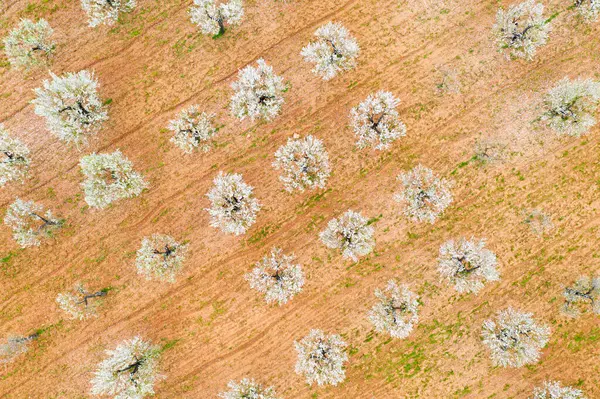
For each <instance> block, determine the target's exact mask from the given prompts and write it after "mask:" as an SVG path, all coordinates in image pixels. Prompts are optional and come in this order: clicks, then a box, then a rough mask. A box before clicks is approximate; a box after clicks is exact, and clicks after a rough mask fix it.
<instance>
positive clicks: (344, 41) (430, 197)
mask: <svg viewBox="0 0 600 399" xmlns="http://www.w3.org/2000/svg"><path fill="white" fill-rule="evenodd" d="M135 5H136V4H135V0H111V1H106V0H82V7H83V9H84V11H85V12H86V13H87V15H88V17H89V25H90V26H92V27H94V26H97V25H99V24H112V23H114V22H115V21H116V20H117V19H118V17H119V15H120V14H121V13H125V12H131V11H132V10H133V9H134V8H135ZM573 8H575V9H576V10H577V11H578V12H579V13H580V14H581V15H582V16H583V17H584V18H585V19H586V21H590V22H591V21H594V20H596V19H597V17H598V14H599V13H600V6H599V3H598V2H596V1H595V0H591V1H579V0H578V1H577V2H576V3H575V4H574V5H573ZM189 13H190V18H191V20H192V22H193V23H194V24H196V25H198V27H199V29H200V30H201V31H202V33H204V34H210V35H215V36H219V35H222V34H223V33H224V32H225V29H226V25H237V24H239V23H240V22H241V21H242V19H243V15H244V10H243V5H242V1H241V0H230V1H229V2H220V3H217V2H215V1H214V0H194V5H193V6H192V7H191V8H190V11H189ZM550 27H551V25H550V19H544V17H543V6H542V5H541V4H540V3H535V1H534V0H529V1H526V2H524V3H521V4H517V5H515V6H512V7H510V8H509V9H508V10H507V11H505V10H503V9H501V10H499V11H498V14H497V22H496V24H495V25H494V27H493V28H492V31H493V33H494V35H495V37H496V38H497V41H498V45H499V48H500V50H501V51H503V52H506V53H507V55H509V56H510V57H517V58H525V59H532V58H533V57H534V55H535V53H536V51H537V48H538V47H540V46H542V45H544V44H545V43H546V42H547V40H548V35H549V32H550ZM52 34H53V31H52V28H51V27H50V25H49V24H48V22H47V21H45V20H43V19H41V20H39V21H38V22H35V23H34V22H32V21H30V20H23V21H22V22H21V23H20V25H19V26H18V27H17V28H15V29H14V30H13V31H11V33H10V34H9V36H8V37H7V38H6V39H5V51H6V54H7V56H8V58H9V61H10V62H11V65H13V66H14V67H15V68H26V69H27V68H31V67H34V66H36V65H44V64H47V63H48V62H49V59H50V58H51V56H52V55H53V53H54V51H55V48H56V45H55V43H54V41H53V40H52ZM314 35H315V38H314V40H313V41H312V42H311V43H309V44H308V45H307V46H305V47H304V48H303V49H302V50H301V52H300V54H301V56H302V57H303V58H304V60H305V61H307V62H309V63H311V64H313V65H314V67H313V72H314V73H315V74H316V75H318V76H320V77H321V78H322V79H323V80H330V79H332V78H334V77H336V76H337V75H338V74H340V73H342V72H344V71H348V70H351V69H353V68H355V67H356V66H357V61H358V56H359V54H360V48H359V45H358V42H357V41H356V39H355V38H354V37H352V35H351V34H350V32H349V31H348V30H347V29H346V28H345V27H344V26H343V25H341V24H339V23H334V22H329V23H327V24H325V25H323V26H321V27H320V28H318V29H317V30H316V31H315V34H314ZM98 87H99V83H98V80H97V78H96V77H95V76H94V74H93V73H92V72H90V71H87V70H83V71H80V72H78V73H66V74H64V75H61V76H57V75H54V74H52V73H51V79H50V80H46V81H44V82H43V86H42V87H40V88H38V89H36V90H35V94H36V98H35V99H34V100H33V101H32V103H33V104H34V106H35V113H36V114H37V115H39V116H42V117H44V118H45V119H46V123H47V127H48V130H49V131H51V132H52V133H53V134H54V135H55V136H56V137H57V138H58V139H59V140H61V141H63V142H65V143H67V144H73V145H75V146H77V147H78V148H79V147H82V146H85V145H86V144H87V141H88V140H89V138H90V137H92V136H94V135H96V134H98V132H99V131H100V130H101V129H102V127H103V125H104V123H105V122H106V121H107V120H108V104H107V103H106V102H103V101H102V99H101V98H100V96H99V94H98ZM231 87H232V89H233V91H234V93H233V95H232V97H231V100H230V104H229V109H230V112H231V114H232V115H233V116H234V117H236V118H238V119H240V120H244V119H246V118H248V119H250V120H252V121H255V120H257V119H261V120H265V121H271V120H273V119H275V118H276V117H277V116H278V115H279V114H280V113H281V112H282V108H283V105H284V103H285V93H286V92H287V90H288V89H289V87H288V85H287V84H286V83H285V82H284V79H283V77H281V76H279V75H277V74H276V73H275V71H274V69H273V67H272V66H270V65H268V64H267V63H266V62H265V61H264V60H263V59H259V60H258V61H257V65H256V66H252V65H248V66H246V67H245V68H243V69H241V70H240V71H239V73H238V78H237V80H236V81H235V82H234V83H233V84H232V85H231ZM399 103H400V101H399V100H398V99H397V98H396V97H395V96H394V94H393V93H390V92H387V91H378V92H376V93H372V94H370V95H369V96H368V97H367V98H366V99H365V100H364V101H362V102H361V103H360V104H358V105H357V106H355V107H354V108H352V109H351V110H350V116H349V119H350V126H351V127H352V129H353V131H354V133H355V135H356V138H357V141H356V146H357V147H358V148H360V149H365V148H372V149H375V150H386V149H389V148H390V147H391V145H392V144H393V143H394V142H395V141H396V140H398V139H400V138H401V137H403V136H405V135H406V132H407V128H406V125H405V124H404V123H403V122H402V121H401V120H400V115H399V112H398V110H397V107H398V105H399ZM599 103H600V83H598V82H594V81H592V80H590V79H577V80H570V79H569V78H564V79H563V80H561V81H560V82H558V83H557V85H556V86H555V87H553V88H552V89H551V90H549V91H548V92H547V94H546V95H545V97H544V99H543V107H544V111H543V113H542V114H541V115H540V116H539V120H540V121H542V122H544V123H546V124H547V126H548V127H549V128H551V129H552V130H554V131H556V132H557V133H559V134H566V135H570V136H580V135H582V134H585V133H586V132H588V131H589V129H590V128H591V127H592V126H594V125H595V124H596V120H595V117H594V113H595V112H596V109H597V107H598V105H599ZM215 119H216V115H215V114H212V113H208V112H203V111H201V110H200V109H199V107H197V106H190V107H188V108H186V109H183V110H182V111H181V112H180V113H179V115H177V117H176V119H173V120H172V121H170V122H169V125H168V128H169V130H170V131H171V132H172V133H173V137H172V138H171V142H172V143H173V144H174V145H175V146H177V147H178V148H180V149H181V150H182V151H183V152H185V153H188V154H189V153H193V152H194V151H197V150H200V151H209V150H210V149H211V147H212V143H213V140H214V138H215V137H216V136H217V135H218V132H219V126H218V125H217V123H216V122H215ZM0 153H2V154H3V157H4V159H3V160H2V163H1V164H0V186H3V185H5V184H6V183H8V182H11V181H23V180H24V179H25V177H26V176H27V174H28V170H29V167H30V164H31V159H30V151H29V149H28V148H27V146H26V145H25V144H24V143H23V142H21V141H20V140H18V139H16V138H13V137H11V136H10V135H9V133H8V132H7V131H6V129H4V128H3V127H0ZM483 154H487V149H486V151H485V152H483ZM80 167H81V171H82V173H83V175H84V176H85V180H84V182H83V183H82V188H83V191H84V194H85V200H86V202H87V203H88V204H89V205H90V206H91V207H94V208H100V209H101V208H106V207H107V206H108V205H109V204H111V203H113V202H115V201H119V200H122V199H126V198H132V197H136V196H139V195H140V194H141V193H142V192H143V191H144V190H145V189H147V188H149V183H148V182H147V181H146V180H145V179H144V177H143V176H142V175H141V174H140V173H138V172H136V171H135V169H134V167H133V164H132V163H131V162H130V161H129V160H128V159H127V158H126V157H125V156H124V155H123V154H122V153H121V152H120V151H118V150H117V151H115V152H114V153H106V154H95V153H94V154H90V155H86V156H84V157H82V158H81V160H80ZM273 167H274V168H275V169H276V170H279V171H281V175H280V180H281V182H282V184H283V187H284V189H285V190H286V191H288V192H290V193H293V192H297V191H300V192H301V191H304V190H311V189H321V188H324V187H325V186H326V184H327V180H328V178H329V176H330V174H331V167H330V164H329V156H328V153H327V151H326V148H325V146H324V144H323V142H322V141H321V140H319V139H318V138H315V137H313V136H310V135H309V136H307V137H304V138H302V137H300V136H298V135H295V136H294V137H292V138H290V139H288V141H287V143H286V144H285V145H283V146H281V147H280V148H279V149H278V150H277V151H276V153H275V161H274V162H273ZM398 181H399V184H400V190H399V192H398V193H397V194H396V195H395V197H394V199H395V200H396V201H398V202H399V203H401V204H402V205H403V212H404V214H405V216H406V217H407V218H409V219H410V220H413V221H415V222H427V223H434V222H435V221H436V220H437V219H438V218H439V217H440V216H441V214H442V213H443V212H444V211H445V210H446V209H447V208H448V206H450V204H451V203H452V201H453V197H452V192H451V189H452V183H451V182H450V181H448V180H446V179H444V178H441V177H439V176H437V175H436V174H435V173H434V172H433V171H432V170H430V169H428V168H426V167H424V166H422V165H417V166H416V167H415V168H413V169H412V170H410V171H407V172H405V173H402V174H401V175H399V176H398ZM206 196H207V197H208V200H209V202H210V207H209V208H207V209H206V211H207V212H208V214H209V217H210V224H211V226H213V227H215V228H218V229H220V230H221V231H223V232H224V233H228V234H235V235H240V234H244V233H246V231H247V230H248V229H249V228H250V227H251V226H252V225H253V224H254V223H255V221H256V217H257V215H258V213H259V211H260V210H261V204H260V202H259V201H258V199H256V198H255V197H254V195H253V187H251V186H250V185H248V184H246V183H245V182H244V180H243V177H242V176H241V175H240V174H235V173H233V174H229V173H223V172H220V173H219V174H218V175H217V176H216V177H215V179H214V181H213V187H212V188H211V190H210V191H209V192H208V193H207V195H206ZM4 222H5V224H6V225H8V226H9V227H10V228H12V230H13V236H14V238H15V240H16V241H17V242H18V243H19V245H21V246H22V247H28V246H38V245H40V244H41V242H42V240H43V239H44V238H45V237H51V236H53V235H54V233H55V232H56V231H57V230H59V229H60V228H61V226H63V225H64V223H65V221H64V220H63V219H60V218H57V217H55V216H54V215H53V214H52V212H51V211H49V210H45V209H44V207H43V206H42V205H40V204H38V203H35V202H33V201H24V200H21V199H19V198H17V199H16V200H15V201H14V202H13V203H12V204H11V205H10V206H9V208H8V211H7V214H6V217H5V219H4ZM371 224H372V223H371V222H370V220H369V219H368V218H366V217H365V216H363V215H362V214H361V213H360V212H356V211H353V210H348V211H347V212H345V213H344V214H342V215H341V216H340V217H338V218H334V219H332V220H331V221H329V223H328V224H327V226H326V228H325V229H324V230H323V231H322V232H321V233H320V234H319V238H320V240H321V241H322V243H323V244H324V245H326V246H327V247H328V248H332V249H335V250H337V251H339V252H340V253H341V254H342V256H343V257H345V258H348V259H351V260H353V261H357V260H358V259H359V258H360V257H363V256H365V255H368V254H369V253H371V252H372V251H373V248H374V246H375V239H374V232H375V231H374V228H373V227H372V226H371ZM187 249H188V244H187V243H185V242H178V241H177V240H176V239H175V238H173V237H171V236H168V235H163V234H154V235H152V236H151V237H146V238H144V239H143V240H142V243H141V247H140V248H139V250H138V251H137V256H136V261H135V265H136V268H137V271H138V273H139V274H140V275H142V276H143V277H145V278H146V279H149V280H151V279H156V280H160V281H166V282H174V281H175V279H176V276H177V274H178V273H179V272H180V271H181V270H182V268H183V266H184V263H185V257H186V253H187ZM294 259H295V257H294V256H293V255H285V254H284V252H283V250H282V249H280V248H273V249H272V251H271V253H270V254H269V255H266V256H265V257H264V258H263V259H262V260H260V261H259V262H258V263H257V264H256V265H255V267H254V269H253V270H252V271H251V272H249V273H247V274H246V276H245V278H246V280H247V281H248V283H249V286H250V287H251V288H252V289H254V290H256V291H257V292H258V293H260V294H261V295H264V298H265V301H266V302H267V303H276V304H278V305H284V304H286V303H287V302H289V301H290V300H292V299H293V298H294V297H295V296H296V295H299V294H300V293H301V292H302V289H303V287H304V284H305V279H304V274H303V271H302V266H301V265H298V264H295V262H294ZM438 270H439V273H440V276H441V277H442V278H443V279H444V280H445V281H446V282H447V283H448V284H449V285H451V286H453V287H454V289H455V290H456V291H458V292H460V293H473V294H477V293H478V292H479V291H480V290H481V289H482V288H483V287H484V285H485V284H486V283H488V282H493V281H498V280H499V279H500V273H499V271H498V261H497V258H496V255H495V254H494V253H493V252H492V251H490V250H489V249H487V248H486V244H485V240H483V239H475V238H471V239H466V238H460V239H458V240H456V241H455V240H449V241H447V242H445V243H443V244H442V245H441V247H440V250H439V256H438ZM107 293H108V290H100V291H96V292H94V291H88V290H87V288H85V287H84V286H82V285H77V286H76V287H75V288H74V289H73V290H72V291H70V292H65V293H61V294H59V295H58V297H57V299H56V301H57V304H58V306H59V307H60V309H62V310H63V311H64V312H65V313H66V314H67V315H68V316H69V317H70V318H73V319H79V320H84V319H87V318H89V317H93V316H96V315H97V307H98V306H99V304H100V303H101V301H102V298H103V297H105V296H106V295H107ZM375 297H376V302H375V304H374V305H373V306H372V308H371V310H370V311H369V313H368V318H369V320H370V321H371V323H372V325H373V327H374V329H375V330H376V331H378V332H381V333H384V334H388V335H390V336H391V337H393V338H397V339H404V338H406V337H408V336H409V335H410V334H411V332H412V331H413V329H414V327H415V325H416V324H417V323H418V313H419V307H420V302H419V298H418V296H417V295H416V294H415V293H414V292H412V291H411V290H410V287H409V285H407V284H404V283H402V282H399V281H396V280H390V281H388V283H387V285H386V286H385V287H384V288H383V289H377V290H376V291H375ZM564 298H565V301H564V305H563V307H562V311H563V312H564V313H565V314H566V315H568V316H571V317H577V316H578V315H579V314H580V313H581V312H583V311H588V310H591V311H592V312H594V313H597V314H598V313H600V305H598V303H599V300H600V278H599V277H595V276H584V277H581V278H580V279H579V280H577V281H576V282H575V283H574V284H573V285H572V286H570V287H567V288H565V290H564ZM38 336H39V333H37V332H36V333H34V334H31V335H29V336H22V337H10V338H9V340H8V342H7V343H6V344H5V345H3V346H1V347H0V354H1V355H2V359H3V360H5V361H8V360H13V359H14V358H16V357H17V356H18V355H19V354H21V353H23V352H25V351H26V350H27V348H28V346H29V344H30V343H31V342H32V341H33V340H35V339H36V338H37V337H38ZM481 338H482V342H483V344H484V345H485V346H486V347H487V348H488V349H489V351H490V357H491V360H492V363H493V364H494V365H497V366H502V367H522V366H525V365H530V364H534V363H536V362H538V360H539V358H540V356H541V351H542V349H543V348H544V347H545V346H546V344H547V342H548V340H549V338H550V329H549V327H548V326H546V325H543V324H541V323H538V322H537V321H536V320H535V319H534V318H533V315H532V314H530V313H526V312H522V311H520V310H517V309H513V308H507V309H504V310H501V311H499V312H498V313H497V314H496V316H495V317H493V318H491V319H489V320H486V321H485V322H484V323H483V326H482V333H481ZM346 347H347V345H346V343H345V342H344V340H343V339H342V338H341V337H340V336H339V335H337V334H327V333H325V332H323V331H321V330H318V329H313V330H311V331H310V333H309V334H308V335H307V336H306V337H304V338H303V339H301V340H300V341H298V342H295V348H296V351H297V355H298V359H297V363H296V372H297V373H298V374H301V375H303V376H304V377H305V379H306V381H307V383H309V384H314V383H316V384H318V385H327V384H330V385H337V384H339V383H340V382H342V381H344V379H345V370H344V365H345V363H346V362H347V361H348V355H347V353H346ZM159 360H160V350H159V348H158V347H156V346H155V345H153V344H152V343H151V342H149V341H146V340H144V339H143V338H141V337H134V338H133V339H130V340H125V341H123V342H121V343H120V344H119V345H117V346H116V348H115V349H114V350H109V351H107V353H106V358H105V360H104V361H102V362H101V363H100V364H99V366H98V368H97V371H96V372H95V374H94V378H93V379H92V393H93V394H98V395H113V396H115V397H118V398H141V397H144V396H145V395H149V394H153V393H154V385H155V383H156V382H157V381H158V380H160V379H161V378H164V377H163V376H162V375H161V374H160V372H159ZM549 395H555V396H556V395H559V396H556V397H574V398H578V397H579V398H583V393H582V392H581V391H579V390H577V389H574V388H570V387H562V386H561V385H560V383H558V382H552V381H549V382H546V383H545V384H544V385H543V386H542V387H539V388H536V390H535V391H534V396H533V397H534V398H538V399H539V398H544V397H553V396H549ZM560 395H562V396H560ZM567 395H571V396H567ZM221 396H222V397H223V398H226V399H234V398H275V397H276V396H275V392H274V390H273V389H272V388H269V387H264V386H262V385H261V384H259V383H257V382H255V381H254V380H249V379H244V380H242V381H240V382H239V383H238V382H235V381H232V382H230V384H229V391H228V392H224V393H222V395H221Z"/></svg>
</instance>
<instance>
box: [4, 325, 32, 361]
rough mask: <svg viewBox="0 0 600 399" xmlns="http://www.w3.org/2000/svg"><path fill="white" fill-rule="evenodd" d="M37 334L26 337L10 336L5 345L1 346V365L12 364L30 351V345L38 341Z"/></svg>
mask: <svg viewBox="0 0 600 399" xmlns="http://www.w3.org/2000/svg"><path fill="white" fill-rule="evenodd" d="M38 337H39V334H38V333H37V332H35V333H33V334H31V335H28V336H26V337H24V336H9V337H8V338H7V340H6V343H5V344H2V345H0V364H2V363H5V364H6V363H11V362H13V361H14V360H15V359H16V358H17V357H19V356H20V355H21V354H23V353H25V352H27V351H28V350H29V344H30V343H31V341H33V340H34V339H37V338H38Z"/></svg>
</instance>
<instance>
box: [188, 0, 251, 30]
mask: <svg viewBox="0 0 600 399" xmlns="http://www.w3.org/2000/svg"><path fill="white" fill-rule="evenodd" d="M189 13H190V17H191V20H192V23H193V24H196V25H198V27H199V28H200V31H201V32H202V33H203V34H205V35H222V34H223V33H225V24H228V25H239V24H240V23H241V22H242V18H243V17H244V7H243V3H242V0H229V1H223V2H219V3H218V2H217V1H216V0H194V5H193V6H191V7H190V9H189Z"/></svg>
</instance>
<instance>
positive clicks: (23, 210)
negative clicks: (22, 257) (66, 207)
mask: <svg viewBox="0 0 600 399" xmlns="http://www.w3.org/2000/svg"><path fill="white" fill-rule="evenodd" d="M4 224H6V225H7V226H9V227H10V228H12V231H13V238H14V239H15V241H17V243H18V244H19V245H20V246H21V247H22V248H26V247H32V246H39V245H40V244H41V240H42V239H43V238H49V237H52V236H53V234H54V232H55V231H56V230H57V229H59V228H60V227H61V226H62V225H63V221H62V220H60V219H57V218H55V217H54V216H53V215H52V212H50V211H49V210H47V211H46V212H44V207H43V206H42V205H41V204H38V203H36V202H33V201H23V200H22V199H20V198H17V199H16V200H15V201H14V202H13V203H12V204H11V205H10V206H9V207H8V210H7V211H6V216H5V217H4Z"/></svg>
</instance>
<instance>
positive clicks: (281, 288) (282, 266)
mask: <svg viewBox="0 0 600 399" xmlns="http://www.w3.org/2000/svg"><path fill="white" fill-rule="evenodd" d="M293 261H294V256H293V255H284V254H283V251H282V250H281V249H280V248H273V249H272V250H271V254H270V255H268V256H265V257H263V258H262V260H261V261H260V262H258V263H256V267H255V268H254V269H253V270H252V271H251V272H250V273H248V274H246V276H245V277H246V280H248V282H249V283H250V287H251V288H253V289H255V290H257V291H258V292H260V293H262V294H264V295H265V300H266V301H267V303H273V302H277V304H279V305H283V304H286V303H287V302H288V301H289V300H290V299H292V298H293V297H294V296H295V295H296V294H298V293H300V292H301V291H302V286H303V285H304V274H303V273H302V267H301V266H300V265H296V264H294V263H293Z"/></svg>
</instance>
